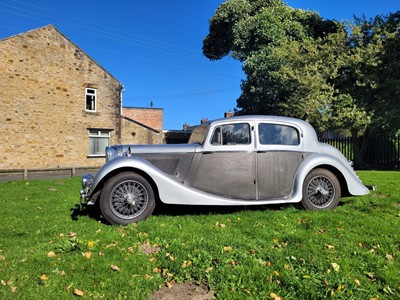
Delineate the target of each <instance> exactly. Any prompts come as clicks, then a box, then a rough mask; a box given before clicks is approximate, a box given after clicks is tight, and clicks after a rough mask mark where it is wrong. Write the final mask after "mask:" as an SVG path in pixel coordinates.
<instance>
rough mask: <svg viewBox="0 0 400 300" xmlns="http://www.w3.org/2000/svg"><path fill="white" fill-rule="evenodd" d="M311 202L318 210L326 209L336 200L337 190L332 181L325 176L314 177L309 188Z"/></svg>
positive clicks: (308, 193)
mask: <svg viewBox="0 0 400 300" xmlns="http://www.w3.org/2000/svg"><path fill="white" fill-rule="evenodd" d="M307 197H308V200H309V202H310V203H311V204H312V205H314V206H315V207H318V208H325V207H327V206H329V204H331V202H332V201H333V199H334V198H335V188H334V186H333V183H332V181H330V180H329V178H327V177H325V176H317V177H314V178H313V179H312V180H311V181H310V183H309V184H308V186H307Z"/></svg>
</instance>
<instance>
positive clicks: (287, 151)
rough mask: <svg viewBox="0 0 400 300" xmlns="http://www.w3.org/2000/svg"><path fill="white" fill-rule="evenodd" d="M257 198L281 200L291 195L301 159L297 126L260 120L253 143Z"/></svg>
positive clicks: (301, 148)
mask: <svg viewBox="0 0 400 300" xmlns="http://www.w3.org/2000/svg"><path fill="white" fill-rule="evenodd" d="M256 145H257V146H256V147H257V149H256V164H257V167H256V168H257V169H256V170H257V199H259V200H268V199H271V200H273V199H283V198H287V197H289V196H290V195H291V193H292V191H293V187H294V179H295V175H296V172H297V169H298V167H299V165H300V163H301V162H302V161H303V145H302V140H301V131H300V128H297V127H296V126H294V125H290V124H279V123H278V124H274V123H267V122H260V123H258V124H257V143H256Z"/></svg>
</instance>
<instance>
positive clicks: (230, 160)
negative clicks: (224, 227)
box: [81, 116, 369, 224]
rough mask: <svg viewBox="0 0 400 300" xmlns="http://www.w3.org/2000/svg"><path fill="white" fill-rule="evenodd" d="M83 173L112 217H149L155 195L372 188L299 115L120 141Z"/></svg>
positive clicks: (196, 200)
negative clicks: (184, 135)
mask: <svg viewBox="0 0 400 300" xmlns="http://www.w3.org/2000/svg"><path fill="white" fill-rule="evenodd" d="M106 161H107V162H106V164H105V165H104V166H103V167H102V168H101V169H100V170H99V172H98V173H97V174H96V176H95V177H94V176H92V175H90V174H89V175H85V176H83V178H82V187H83V189H82V190H81V203H82V204H94V203H95V202H96V201H97V200H100V209H101V212H102V214H103V215H104V217H105V218H106V219H107V220H108V221H109V222H110V223H112V224H128V223H132V222H137V221H140V220H143V219H145V218H147V217H148V216H149V215H150V214H151V213H152V212H153V210H154V207H155V205H156V202H157V201H161V202H163V203H166V204H184V205H231V206H232V205H265V204H277V203H299V202H301V203H302V204H303V206H304V207H305V208H306V209H310V210H320V209H333V208H335V207H336V206H337V204H338V202H339V198H340V197H341V196H342V195H345V196H346V195H365V194H367V193H368V192H369V191H368V189H367V188H366V187H365V186H364V185H363V184H362V182H361V181H360V179H359V178H358V177H357V175H356V174H355V172H354V171H353V169H352V167H351V165H350V163H349V162H348V161H347V160H346V158H345V157H344V156H343V155H342V154H341V153H340V151H338V150H337V149H336V148H334V147H332V146H330V145H327V144H324V143H320V142H319V141H318V138H317V134H316V132H315V130H314V129H313V127H312V126H311V125H310V124H309V123H307V122H305V121H302V120H298V119H294V118H288V117H277V116H236V117H231V118H225V119H219V120H214V121H210V122H206V123H204V124H201V125H199V126H197V127H195V128H194V129H193V131H192V134H191V137H190V139H189V143H188V144H176V145H166V144H162V145H116V146H112V147H107V148H106Z"/></svg>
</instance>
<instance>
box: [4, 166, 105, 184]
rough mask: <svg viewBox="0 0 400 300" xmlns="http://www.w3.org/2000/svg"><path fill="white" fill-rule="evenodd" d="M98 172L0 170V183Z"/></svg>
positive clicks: (89, 170) (57, 169) (86, 170)
mask: <svg viewBox="0 0 400 300" xmlns="http://www.w3.org/2000/svg"><path fill="white" fill-rule="evenodd" d="M98 170H99V168H92V167H79V168H74V167H72V168H56V169H15V170H0V181H14V180H41V179H58V178H71V177H73V176H82V175H84V174H86V173H93V174H94V173H96V172H97V171H98Z"/></svg>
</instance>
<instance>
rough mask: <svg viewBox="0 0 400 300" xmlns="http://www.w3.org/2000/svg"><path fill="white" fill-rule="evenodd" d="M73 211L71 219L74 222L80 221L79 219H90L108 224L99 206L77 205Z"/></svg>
mask: <svg viewBox="0 0 400 300" xmlns="http://www.w3.org/2000/svg"><path fill="white" fill-rule="evenodd" d="M70 211H71V219H72V220H73V221H78V219H79V217H89V218H91V219H95V220H96V221H98V222H101V223H104V224H108V223H107V221H106V220H105V219H104V218H103V216H102V215H101V212H100V208H99V207H98V205H93V206H92V205H87V206H84V205H80V204H76V205H75V207H73V208H71V209H70Z"/></svg>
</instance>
